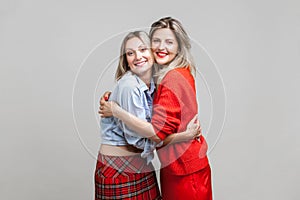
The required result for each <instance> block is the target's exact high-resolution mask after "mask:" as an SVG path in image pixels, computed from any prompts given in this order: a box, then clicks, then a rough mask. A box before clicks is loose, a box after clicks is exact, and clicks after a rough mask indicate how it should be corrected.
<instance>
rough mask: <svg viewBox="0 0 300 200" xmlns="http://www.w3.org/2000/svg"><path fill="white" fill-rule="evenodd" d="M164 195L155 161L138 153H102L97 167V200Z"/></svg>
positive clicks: (138, 199)
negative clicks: (159, 183) (150, 161)
mask: <svg viewBox="0 0 300 200" xmlns="http://www.w3.org/2000/svg"><path fill="white" fill-rule="evenodd" d="M100 199H127V200H130V199H136V200H145V199H148V200H153V199H155V200H159V199H161V196H160V192H159V188H158V184H157V180H156V175H155V171H154V168H153V165H152V164H149V165H147V164H146V161H145V160H144V159H142V158H141V157H140V155H137V156H120V157H118V156H106V155H102V154H99V155H98V160H97V165H96V170H95V200H100Z"/></svg>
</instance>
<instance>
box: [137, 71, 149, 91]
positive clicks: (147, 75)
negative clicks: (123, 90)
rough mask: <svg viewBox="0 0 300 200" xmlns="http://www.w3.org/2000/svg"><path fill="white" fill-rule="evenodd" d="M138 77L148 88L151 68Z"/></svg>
mask: <svg viewBox="0 0 300 200" xmlns="http://www.w3.org/2000/svg"><path fill="white" fill-rule="evenodd" d="M139 78H140V79H141V80H142V81H143V82H144V83H145V84H146V85H147V86H148V88H150V82H151V78H152V70H150V71H149V72H147V73H145V74H144V75H142V76H139Z"/></svg>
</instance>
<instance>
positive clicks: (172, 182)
mask: <svg viewBox="0 0 300 200" xmlns="http://www.w3.org/2000/svg"><path fill="white" fill-rule="evenodd" d="M160 180H161V190H162V191H161V192H162V198H163V200H181V199H182V200H187V199H188V200H192V199H195V200H196V199H197V200H212V186H211V170H210V166H209V165H207V167H205V168H203V169H201V170H199V171H197V172H194V173H192V174H188V175H174V174H169V173H167V171H166V170H164V169H162V170H161V177H160Z"/></svg>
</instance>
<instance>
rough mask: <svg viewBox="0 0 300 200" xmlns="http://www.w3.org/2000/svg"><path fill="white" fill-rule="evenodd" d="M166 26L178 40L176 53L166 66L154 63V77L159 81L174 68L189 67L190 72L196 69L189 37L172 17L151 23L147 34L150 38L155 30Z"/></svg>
mask: <svg viewBox="0 0 300 200" xmlns="http://www.w3.org/2000/svg"><path fill="white" fill-rule="evenodd" d="M162 28H168V29H170V30H172V31H173V33H174V35H175V37H176V39H177V42H178V53H177V55H176V57H175V58H174V60H172V62H171V63H170V64H169V65H168V67H165V68H161V67H160V66H159V65H158V64H155V72H156V73H155V77H156V78H157V79H158V82H160V81H161V80H162V79H163V77H164V76H165V75H166V73H167V72H168V71H170V70H171V69H175V68H189V70H190V72H191V74H194V73H195V71H196V68H195V64H194V61H193V57H192V54H191V52H190V49H191V43H190V38H189V36H188V34H187V33H186V31H185V30H184V28H183V26H182V24H181V23H180V22H179V21H178V20H176V19H173V18H172V17H165V18H161V19H160V20H158V21H156V22H154V23H153V24H152V25H151V29H150V32H149V36H150V38H151V39H152V37H153V34H154V32H155V31H156V30H158V29H162Z"/></svg>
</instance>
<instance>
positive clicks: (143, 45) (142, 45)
mask: <svg viewBox="0 0 300 200" xmlns="http://www.w3.org/2000/svg"><path fill="white" fill-rule="evenodd" d="M141 47H148V46H147V45H145V44H141V45H140V46H138V49H139V48H141ZM127 50H131V51H134V49H132V48H126V49H125V51H127Z"/></svg>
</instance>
